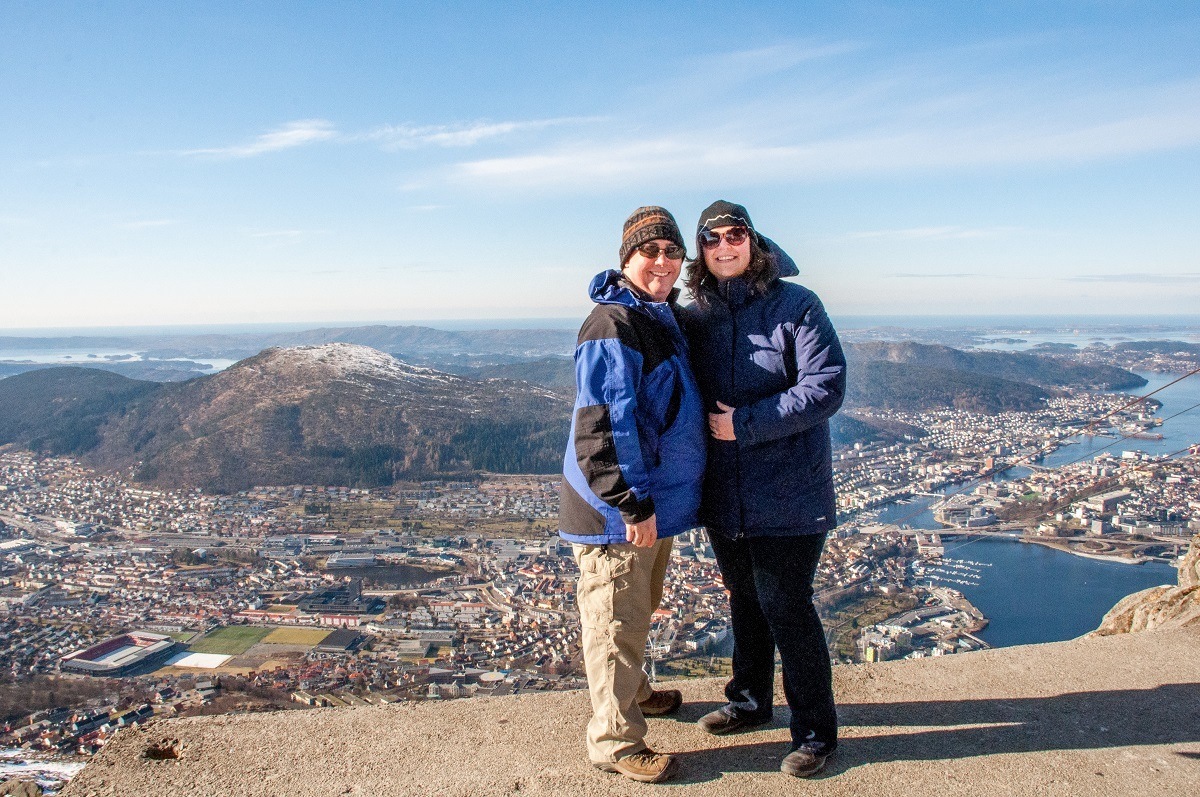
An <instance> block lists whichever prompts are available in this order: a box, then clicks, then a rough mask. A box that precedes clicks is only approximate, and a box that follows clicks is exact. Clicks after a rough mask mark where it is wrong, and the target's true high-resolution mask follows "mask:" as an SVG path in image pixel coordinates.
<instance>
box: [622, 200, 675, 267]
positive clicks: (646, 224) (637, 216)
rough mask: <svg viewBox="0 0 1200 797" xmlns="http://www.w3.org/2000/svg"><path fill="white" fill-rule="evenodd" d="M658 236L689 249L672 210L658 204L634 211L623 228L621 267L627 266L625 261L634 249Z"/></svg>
mask: <svg viewBox="0 0 1200 797" xmlns="http://www.w3.org/2000/svg"><path fill="white" fill-rule="evenodd" d="M658 238H661V239H663V240H666V241H671V242H672V243H675V244H678V245H679V246H680V247H682V248H683V249H685V250H686V249H687V244H685V243H684V242H683V233H681V232H680V231H679V225H678V224H676V223H675V217H674V216H672V215H671V211H669V210H667V209H666V208H660V207H659V206H658V205H647V206H646V207H643V208H638V209H637V210H635V211H633V213H631V214H630V215H629V218H627V219H625V227H624V228H623V229H622V230H621V249H620V262H621V268H625V262H626V261H627V260H629V255H630V253H632V252H633V250H634V249H636V248H637V247H639V246H641V245H642V244H644V243H646V242H647V241H653V240H655V239H658Z"/></svg>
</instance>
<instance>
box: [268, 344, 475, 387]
mask: <svg viewBox="0 0 1200 797" xmlns="http://www.w3.org/2000/svg"><path fill="white" fill-rule="evenodd" d="M267 351H268V352H269V353H270V359H271V360H272V361H273V362H274V363H275V364H276V365H287V364H291V365H293V366H294V367H297V368H306V367H309V368H311V367H314V366H315V367H321V368H328V369H331V370H333V371H335V372H336V373H337V374H339V375H340V376H343V377H352V376H365V377H371V378H374V379H432V380H436V381H446V377H448V376H450V375H449V374H444V373H442V372H440V371H435V370H433V369H432V368H423V367H421V366H416V365H409V364H408V363H405V362H401V361H400V360H397V359H396V358H395V357H393V356H392V355H390V354H387V353H386V352H382V351H380V350H379V349H373V348H371V347H370V346H360V345H358V344H356V343H325V344H322V345H320V346H291V347H288V348H280V349H268V350H267ZM451 378H453V377H451Z"/></svg>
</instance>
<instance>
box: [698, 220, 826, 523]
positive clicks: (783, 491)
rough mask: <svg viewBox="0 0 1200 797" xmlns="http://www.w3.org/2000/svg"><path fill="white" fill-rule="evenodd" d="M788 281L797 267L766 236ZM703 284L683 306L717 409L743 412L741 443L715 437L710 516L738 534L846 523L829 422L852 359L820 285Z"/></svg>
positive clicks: (706, 499) (701, 375)
mask: <svg viewBox="0 0 1200 797" xmlns="http://www.w3.org/2000/svg"><path fill="white" fill-rule="evenodd" d="M764 240H765V241H766V243H767V244H768V248H769V249H770V251H771V253H772V255H773V256H774V258H775V263H776V267H777V269H778V272H779V276H780V277H790V276H795V275H797V274H798V273H799V270H798V269H797V268H796V264H795V263H794V262H793V261H792V259H791V258H790V257H788V255H787V254H786V253H785V252H783V250H781V249H779V247H778V246H776V245H775V244H774V243H773V242H771V241H769V240H767V239H764ZM700 290H701V291H702V293H703V299H704V301H695V302H693V303H692V304H690V305H688V306H687V307H686V308H684V309H683V310H682V311H681V318H682V320H683V325H684V330H685V333H686V335H687V338H688V343H689V348H690V351H691V360H692V366H693V369H694V371H695V373H696V378H697V380H698V381H699V383H700V390H701V393H702V394H703V396H704V398H705V401H706V404H707V409H708V411H710V412H715V411H716V410H717V406H716V402H718V401H720V402H721V403H723V404H726V405H729V406H731V407H736V408H737V410H736V412H735V413H734V415H733V427H734V435H735V437H736V438H737V439H736V440H731V441H725V440H716V439H714V438H711V437H710V438H709V440H708V466H707V469H706V471H705V478H704V493H703V503H702V507H701V520H702V521H703V522H704V524H705V525H706V526H708V528H709V530H710V531H715V532H717V533H720V534H722V535H725V536H728V537H735V538H736V537H742V536H770V535H791V534H819V533H823V532H826V531H828V530H830V529H832V528H833V527H834V526H836V525H837V518H836V511H837V500H836V497H835V495H834V489H833V461H832V450H831V441H830V435H829V419H830V417H832V416H833V414H834V413H836V412H837V411H838V408H839V407H841V405H842V399H843V397H844V396H845V393H846V358H845V355H844V354H843V353H842V346H841V343H840V342H839V341H838V337H837V333H836V332H835V331H834V329H833V325H832V324H831V323H830V321H829V316H828V315H826V313H825V308H824V307H823V306H822V305H821V301H820V299H818V298H817V295H816V294H815V293H813V292H812V291H810V290H808V289H807V288H805V287H802V286H800V285H797V284H795V283H790V282H784V281H783V280H782V279H779V278H776V279H775V280H773V281H772V282H771V283H770V284H769V285H768V287H767V288H766V290H765V292H763V293H762V294H759V295H754V294H753V293H752V292H751V290H750V286H749V284H748V283H747V282H746V281H745V280H743V279H742V278H740V277H738V278H734V279H730V280H726V281H725V282H720V283H719V282H718V281H717V280H716V279H714V278H712V277H711V276H710V277H709V278H708V279H706V280H705V282H704V284H703V285H702V286H701V288H700Z"/></svg>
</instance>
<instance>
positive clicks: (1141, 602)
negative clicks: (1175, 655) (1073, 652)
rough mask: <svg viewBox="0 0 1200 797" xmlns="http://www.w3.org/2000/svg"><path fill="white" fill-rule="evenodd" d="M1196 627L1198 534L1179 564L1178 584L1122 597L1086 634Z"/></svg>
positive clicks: (1199, 610)
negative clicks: (1093, 629)
mask: <svg viewBox="0 0 1200 797" xmlns="http://www.w3.org/2000/svg"><path fill="white" fill-rule="evenodd" d="M1185 627H1200V536H1197V537H1193V538H1192V544H1191V546H1189V548H1188V552H1187V554H1186V555H1184V557H1183V561H1182V562H1180V563H1179V585H1178V586H1175V587H1170V586H1162V587H1151V588H1150V589H1144V590H1142V591H1141V592H1135V593H1133V594H1132V595H1127V596H1125V597H1124V598H1122V599H1121V600H1120V601H1119V602H1118V603H1117V605H1116V606H1114V607H1112V608H1111V609H1109V610H1108V613H1107V614H1105V615H1104V619H1103V620H1101V621H1100V627H1099V628H1097V629H1096V630H1095V631H1093V632H1092V633H1091V634H1089V636H1109V635H1111V634H1128V633H1130V632H1135V631H1153V630H1154V629H1156V628H1185Z"/></svg>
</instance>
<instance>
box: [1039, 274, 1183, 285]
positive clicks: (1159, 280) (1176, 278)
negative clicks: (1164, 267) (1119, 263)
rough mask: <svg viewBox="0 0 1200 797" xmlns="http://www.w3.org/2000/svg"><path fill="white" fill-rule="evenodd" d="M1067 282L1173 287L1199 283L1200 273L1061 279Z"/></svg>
mask: <svg viewBox="0 0 1200 797" xmlns="http://www.w3.org/2000/svg"><path fill="white" fill-rule="evenodd" d="M1062 279H1064V280H1066V281H1067V282H1122V283H1154V284H1161V285H1174V284H1180V283H1191V282H1200V272H1197V271H1181V272H1179V273H1177V274H1165V273H1161V272H1160V273H1144V272H1143V273H1135V272H1125V273H1123V274H1077V275H1075V276H1072V277H1063V278H1062Z"/></svg>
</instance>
